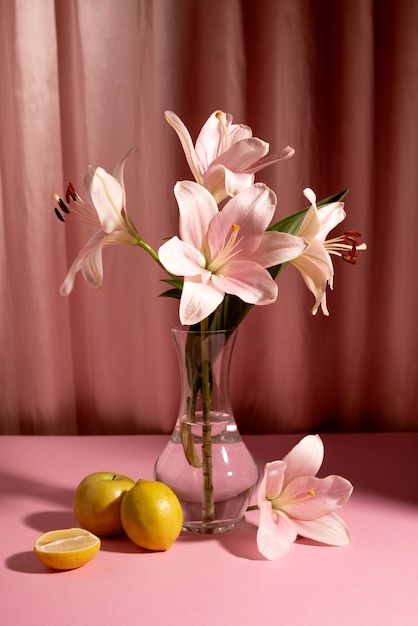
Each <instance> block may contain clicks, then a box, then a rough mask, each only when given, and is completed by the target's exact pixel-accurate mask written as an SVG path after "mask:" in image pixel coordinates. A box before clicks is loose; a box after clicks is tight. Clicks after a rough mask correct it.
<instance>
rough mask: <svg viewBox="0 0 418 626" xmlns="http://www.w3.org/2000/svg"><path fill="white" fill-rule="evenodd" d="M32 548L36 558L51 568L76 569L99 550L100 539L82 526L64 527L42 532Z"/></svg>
mask: <svg viewBox="0 0 418 626" xmlns="http://www.w3.org/2000/svg"><path fill="white" fill-rule="evenodd" d="M33 549H34V551H35V554H36V556H37V557H38V559H40V560H41V561H42V563H44V565H47V566H48V567H52V568H53V569H60V570H68V569H76V568H77V567H81V566H82V565H85V564H86V563H88V561H91V559H92V558H93V557H94V556H95V555H96V553H97V552H98V551H99V550H100V539H99V538H98V537H96V535H93V533H90V532H89V531H88V530H84V528H64V529H63V530H51V531H50V532H48V533H44V534H43V535H41V536H40V537H38V539H37V540H36V541H35V543H34V546H33Z"/></svg>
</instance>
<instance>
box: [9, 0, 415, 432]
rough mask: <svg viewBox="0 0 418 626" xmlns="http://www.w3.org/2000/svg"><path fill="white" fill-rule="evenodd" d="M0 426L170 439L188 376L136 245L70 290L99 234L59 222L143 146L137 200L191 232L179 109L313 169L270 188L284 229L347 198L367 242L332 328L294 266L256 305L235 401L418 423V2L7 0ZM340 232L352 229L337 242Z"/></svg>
mask: <svg viewBox="0 0 418 626" xmlns="http://www.w3.org/2000/svg"><path fill="white" fill-rule="evenodd" d="M0 50H1V54H0V63H1V81H0V89H1V109H0V140H1V146H0V159H1V160H0V184H1V195H0V203H1V206H0V233H1V245H0V346H1V353H0V354H1V371H0V432H1V433H22V434H25V433H26V434H32V433H35V434H72V433H79V434H94V433H133V432H140V433H153V432H155V433H156V432H169V431H171V429H172V427H173V424H174V421H175V417H176V411H177V403H178V394H179V383H178V377H177V364H176V356H175V352H174V345H173V343H172V339H171V336H170V330H169V329H170V327H171V326H172V325H175V324H177V323H178V317H177V303H176V302H175V301H172V300H167V299H163V298H158V294H159V293H160V292H161V291H162V289H163V284H162V283H160V282H159V279H161V278H163V276H164V275H163V273H162V272H161V271H160V270H159V268H158V267H157V266H156V265H155V264H154V263H153V262H152V260H151V259H150V258H149V257H148V256H147V255H146V254H145V253H143V252H142V251H141V250H139V249H137V248H133V247H121V246H119V247H116V246H114V247H111V248H107V249H106V250H105V252H104V283H103V287H102V289H100V290H97V291H96V290H92V289H91V288H89V287H88V286H87V285H86V284H85V283H84V281H83V280H82V278H80V277H78V278H77V281H76V286H75V290H74V292H73V294H72V295H71V296H70V297H69V298H63V297H62V296H60V295H59V293H58V289H59V286H60V284H61V282H62V280H63V278H64V276H65V274H66V270H67V267H68V266H69V263H70V262H71V261H72V260H73V258H74V257H75V255H76V253H77V251H78V249H79V247H80V246H81V245H82V243H84V242H85V241H86V240H87V238H88V237H89V235H90V232H91V231H90V229H89V227H88V226H85V225H83V224H80V223H75V222H73V223H68V224H66V225H64V224H61V223H59V222H58V220H56V219H55V217H54V214H53V205H54V203H53V201H52V200H51V193H52V192H54V191H57V192H59V193H63V192H64V190H65V186H66V183H67V182H68V180H71V181H72V182H73V183H74V184H75V185H76V187H77V188H81V187H82V182H83V178H84V174H85V173H86V171H87V167H88V165H89V164H90V163H92V164H95V165H98V164H100V165H102V166H103V167H105V168H106V169H111V168H112V166H113V164H114V163H115V162H116V161H117V160H118V159H119V158H120V157H121V155H123V154H124V153H125V152H126V151H127V150H128V149H129V148H130V147H131V146H133V145H136V146H137V148H138V150H137V152H136V154H135V156H134V157H133V158H132V159H131V160H130V162H129V164H128V166H127V195H128V207H129V210H130V213H131V214H132V216H133V218H134V221H135V223H136V224H137V226H138V228H139V230H140V232H141V234H142V235H143V237H144V238H145V239H146V240H147V241H149V243H151V244H152V245H154V247H158V246H159V245H160V244H161V243H162V241H163V239H164V238H166V237H170V236H172V235H174V234H176V233H177V231H178V210H177V205H176V203H175V200H174V196H173V186H174V184H175V182H176V181H177V180H182V179H186V178H188V179H190V178H191V174H190V172H189V170H188V168H187V164H186V162H185V158H184V156H183V153H182V150H181V147H180V144H179V141H178V139H177V137H176V136H175V134H174V131H173V130H172V129H171V128H170V127H169V126H168V124H167V123H166V122H165V120H164V117H163V112H164V110H165V109H171V110H173V111H175V112H176V113H177V114H178V115H180V117H181V118H182V119H183V120H185V122H186V123H187V124H188V125H189V127H190V130H191V133H192V136H193V137H196V134H197V132H198V130H199V129H200V126H201V125H202V123H203V122H204V121H205V120H206V118H207V117H208V116H209V114H210V113H211V112H212V111H213V110H215V109H217V108H220V109H223V110H224V111H227V112H231V113H232V114H233V115H234V119H235V120H236V121H238V122H245V123H247V124H248V125H250V126H251V127H252V128H253V130H254V134H255V135H256V136H258V137H261V138H263V139H265V140H267V141H269V142H270V146H271V150H272V151H277V150H279V149H280V148H282V147H283V146H285V145H287V144H290V145H292V146H294V147H295V148H296V156H295V157H294V158H293V159H291V160H290V161H286V162H284V163H280V164H277V165H275V166H272V167H271V168H270V169H268V170H264V171H263V172H261V173H260V174H259V175H258V180H261V181H263V182H266V183H267V184H268V185H269V186H271V187H272V188H273V189H274V190H275V191H276V193H277V195H278V210H277V216H278V217H279V216H284V215H286V214H288V213H291V212H294V211H297V210H299V209H301V208H303V207H304V206H305V204H306V203H305V202H304V199H303V198H302V189H303V188H304V187H306V186H310V187H312V188H313V189H314V190H315V191H316V192H317V194H318V196H319V197H324V196H327V195H329V194H331V193H334V192H337V191H339V190H341V189H344V188H346V187H350V188H351V193H350V195H349V196H348V198H347V203H346V209H347V213H348V217H347V220H346V222H345V223H344V224H343V225H342V228H341V229H340V231H343V230H353V229H355V230H360V231H361V232H362V233H363V238H364V240H366V241H367V242H368V245H369V250H368V252H367V253H365V254H362V255H361V259H360V261H359V264H358V265H357V266H350V265H349V264H345V263H341V262H340V263H338V262H337V263H336V277H335V290H334V292H333V293H331V294H329V297H328V303H329V309H330V313H331V316H330V317H329V318H325V317H323V316H321V314H320V313H318V315H317V316H316V317H312V316H311V314H310V308H311V306H312V304H313V299H312V296H311V294H310V293H309V292H308V291H307V289H306V288H305V285H304V283H303V281H302V278H301V276H300V275H299V274H298V273H297V271H296V270H295V269H294V268H293V267H288V268H287V269H286V271H285V272H284V273H283V274H282V275H281V277H280V280H279V299H278V301H277V303H276V304H274V305H272V306H268V307H259V308H254V309H253V311H252V312H251V314H250V315H249V317H248V318H247V319H246V321H245V322H244V323H243V325H242V327H241V329H240V333H239V337H238V343H237V346H236V353H235V357H234V361H233V373H232V380H231V395H232V402H233V407H234V411H235V414H236V418H237V421H238V424H239V427H240V429H241V430H242V432H253V433H261V432H280V431H292V432H296V431H312V432H317V431H323V430H341V431H345V430H403V429H416V428H417V426H418V421H417V400H418V391H417V389H418V385H417V383H418V379H417V348H418V346H417V322H416V310H417V304H418V303H417V294H418V292H417V278H416V269H415V268H416V240H417V233H418V229H417V214H418V210H417V202H418V193H417V191H418V190H417V179H418V176H417V164H418V129H417V105H418V99H417V91H418V3H417V2H416V0H393V1H390V0H387V1H385V0H380V1H375V2H373V1H372V0H329V1H325V0H316V1H313V0H311V1H309V0H262V1H256V0H248V1H245V0H243V1H238V0H227V1H225V0H154V1H152V0H123V1H120V2H117V1H116V0H79V1H78V2H77V1H76V0H56V2H53V0H5V1H3V2H0ZM336 232H337V231H336Z"/></svg>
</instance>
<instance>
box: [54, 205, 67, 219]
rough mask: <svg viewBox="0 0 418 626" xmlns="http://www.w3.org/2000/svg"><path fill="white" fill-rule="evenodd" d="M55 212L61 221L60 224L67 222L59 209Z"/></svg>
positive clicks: (55, 209)
mask: <svg viewBox="0 0 418 626" xmlns="http://www.w3.org/2000/svg"><path fill="white" fill-rule="evenodd" d="M54 211H55V215H56V216H57V218H58V219H59V221H60V222H65V219H64V218H63V216H62V215H61V213H60V212H59V211H58V209H57V207H55V208H54Z"/></svg>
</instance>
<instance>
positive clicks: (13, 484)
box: [0, 470, 74, 507]
mask: <svg viewBox="0 0 418 626" xmlns="http://www.w3.org/2000/svg"><path fill="white" fill-rule="evenodd" d="M0 495H2V496H3V497H10V498H13V497H21V496H22V495H23V496H27V497H30V498H31V499H38V500H44V501H46V502H52V503H54V504H57V505H61V506H67V507H71V504H72V499H73V495H74V494H73V491H72V490H71V489H67V488H65V487H61V486H60V485H57V484H54V483H44V482H41V481H39V480H35V479H33V478H31V477H30V476H24V475H17V474H11V473H10V472H7V471H5V470H1V471H0Z"/></svg>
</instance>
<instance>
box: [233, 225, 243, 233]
mask: <svg viewBox="0 0 418 626" xmlns="http://www.w3.org/2000/svg"><path fill="white" fill-rule="evenodd" d="M240 228H241V227H240V225H239V224H232V226H231V230H232V232H233V233H238V232H239V229H240Z"/></svg>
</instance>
